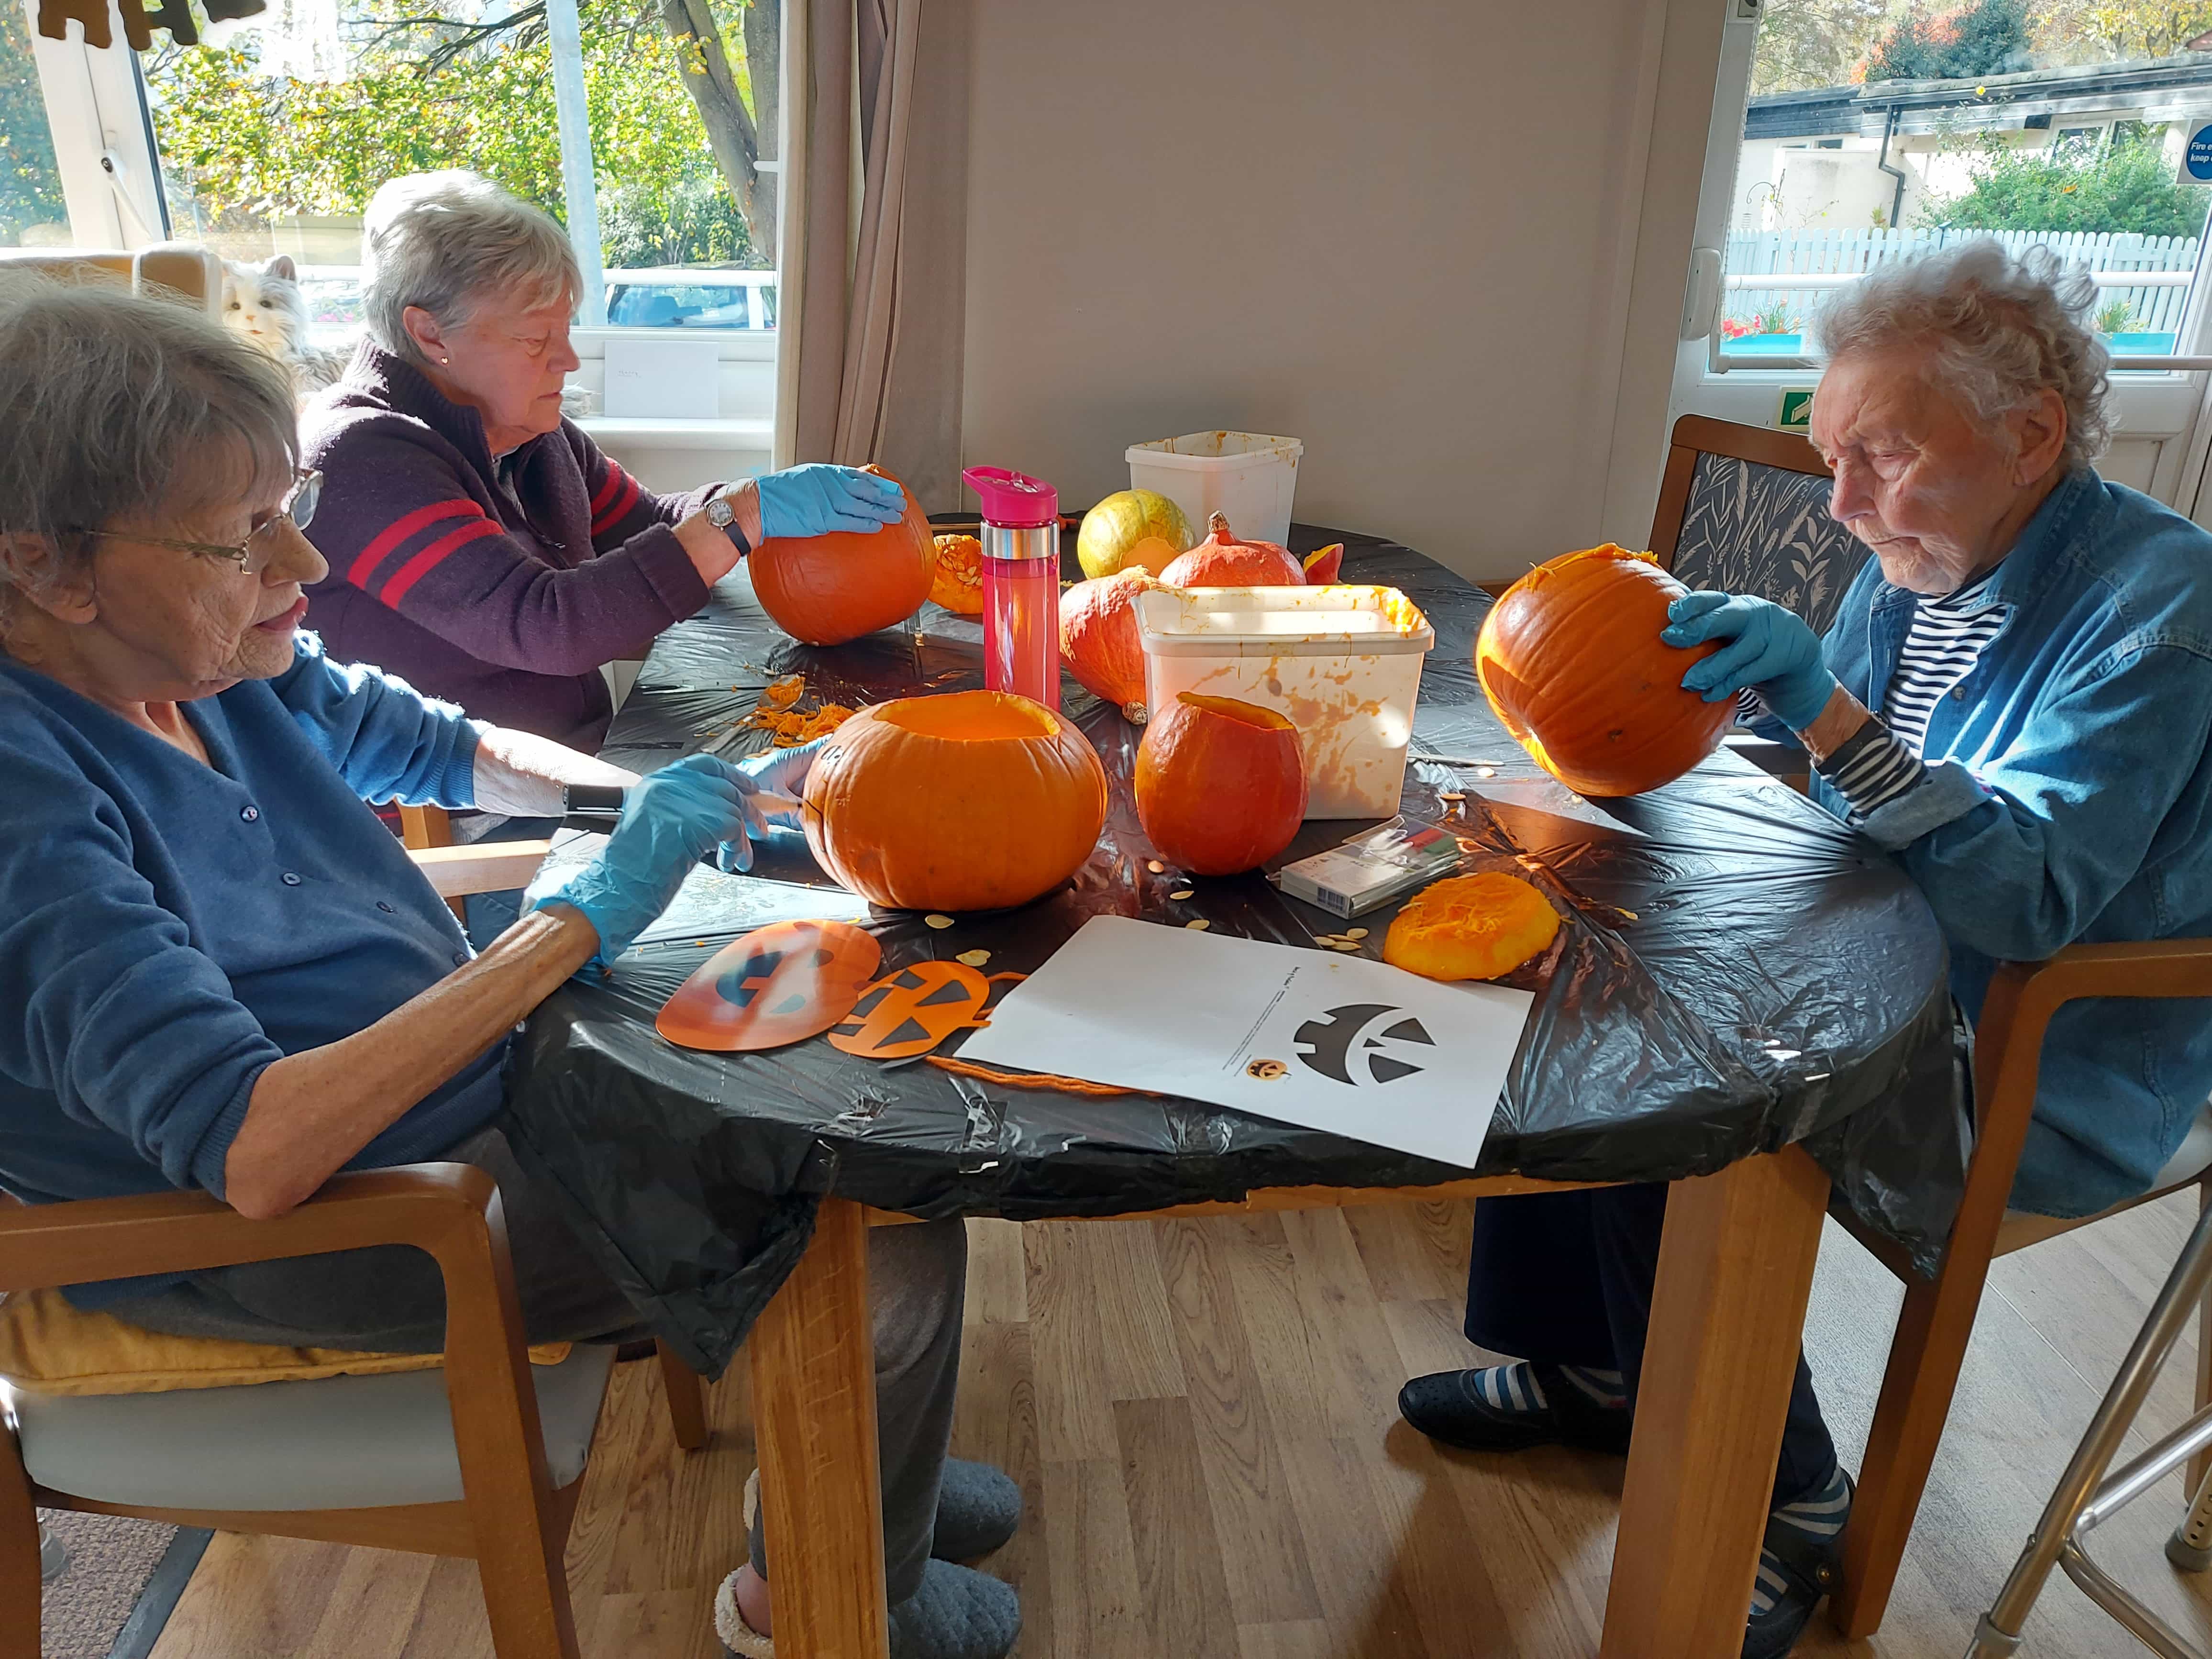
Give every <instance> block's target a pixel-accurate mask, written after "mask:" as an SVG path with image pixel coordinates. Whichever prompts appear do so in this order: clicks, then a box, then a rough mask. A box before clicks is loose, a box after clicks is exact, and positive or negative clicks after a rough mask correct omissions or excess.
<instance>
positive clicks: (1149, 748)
mask: <svg viewBox="0 0 2212 1659" xmlns="http://www.w3.org/2000/svg"><path fill="white" fill-rule="evenodd" d="M1136 796H1137V818H1138V821H1139V823H1142V824H1143V825H1144V826H1145V834H1146V837H1147V838H1149V839H1150V841H1151V842H1152V845H1153V846H1154V847H1155V848H1158V850H1159V854H1160V856H1161V857H1162V858H1164V859H1168V860H1172V861H1173V862H1174V863H1175V864H1176V865H1177V866H1180V867H1182V869H1185V870H1188V871H1190V872H1193V873H1194V874H1196V875H1201V876H1230V875H1234V874H1236V873H1237V872H1238V871H1240V870H1249V869H1252V868H1254V867H1255V866H1258V865H1261V864H1264V863H1266V862H1267V860H1269V859H1271V858H1273V857H1274V856H1275V854H1278V853H1279V852H1281V851H1282V850H1283V848H1285V847H1288V846H1289V845H1290V844H1291V837H1292V836H1296V835H1297V833H1298V825H1299V824H1300V823H1304V820H1305V816H1306V769H1305V762H1304V759H1303V758H1302V757H1300V755H1299V752H1298V733H1297V727H1295V726H1292V725H1291V723H1290V721H1289V720H1285V718H1284V717H1283V716H1282V715H1280V714H1277V713H1276V712H1275V711H1274V710H1273V709H1272V708H1261V707H1260V706H1259V705H1258V704H1256V703H1249V702H1237V699H1235V698H1234V697H1206V696H1199V695H1198V693H1196V692H1194V691H1183V692H1179V693H1177V694H1176V700H1175V702H1173V703H1171V704H1170V705H1169V706H1168V707H1167V708H1163V709H1159V710H1158V711H1156V712H1155V713H1154V714H1153V715H1152V723H1151V724H1150V725H1149V726H1146V727H1145V738H1144V741H1143V742H1142V743H1140V744H1138V745H1137V769H1136Z"/></svg>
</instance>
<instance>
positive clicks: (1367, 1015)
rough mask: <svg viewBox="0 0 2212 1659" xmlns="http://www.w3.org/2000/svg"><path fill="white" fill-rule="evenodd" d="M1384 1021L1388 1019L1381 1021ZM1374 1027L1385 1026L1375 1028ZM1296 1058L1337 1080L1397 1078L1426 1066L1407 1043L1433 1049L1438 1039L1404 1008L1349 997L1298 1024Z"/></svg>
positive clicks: (1354, 1081)
mask: <svg viewBox="0 0 2212 1659" xmlns="http://www.w3.org/2000/svg"><path fill="white" fill-rule="evenodd" d="M1385 1022H1389V1024H1388V1025H1387V1027H1386V1026H1385ZM1377 1028H1384V1029H1380V1030H1378V1029H1377ZM1296 1041H1297V1044H1298V1060H1299V1061H1300V1062H1301V1063H1302V1064H1303V1065H1304V1066H1305V1067H1306V1068H1307V1069H1308V1070H1309V1071H1314V1072H1318V1073H1321V1074H1322V1076H1323V1077H1325V1078H1332V1079H1334V1080H1335V1081H1337V1082H1339V1083H1350V1084H1354V1085H1358V1084H1369V1083H1395V1082H1396V1081H1397V1080H1398V1079H1400V1078H1401V1077H1412V1076H1413V1074H1414V1073H1417V1072H1424V1071H1426V1070H1427V1069H1428V1067H1427V1066H1426V1065H1425V1064H1420V1063H1416V1061H1415V1060H1413V1058H1412V1057H1411V1055H1410V1054H1408V1053H1407V1049H1406V1048H1405V1045H1407V1044H1410V1043H1418V1044H1419V1045H1420V1046H1421V1047H1422V1048H1431V1049H1432V1048H1435V1047H1436V1039H1435V1038H1434V1037H1432V1036H1430V1035H1429V1033H1428V1030H1427V1028H1426V1027H1425V1026H1424V1025H1423V1024H1421V1022H1420V1021H1419V1020H1418V1019H1416V1018H1413V1016H1412V1015H1410V1014H1408V1013H1407V1012H1406V1011H1405V1010H1404V1009H1403V1008H1394V1007H1392V1006H1389V1004H1388V1003H1382V1002H1353V1003H1347V1004H1346V1005H1345V1006H1343V1007H1340V1008H1331V1009H1330V1010H1328V1012H1326V1013H1324V1014H1323V1015H1322V1017H1321V1018H1319V1019H1310V1020H1308V1021H1307V1022H1306V1023H1305V1024H1303V1025H1301V1026H1299V1027H1298V1029H1297V1037H1296Z"/></svg>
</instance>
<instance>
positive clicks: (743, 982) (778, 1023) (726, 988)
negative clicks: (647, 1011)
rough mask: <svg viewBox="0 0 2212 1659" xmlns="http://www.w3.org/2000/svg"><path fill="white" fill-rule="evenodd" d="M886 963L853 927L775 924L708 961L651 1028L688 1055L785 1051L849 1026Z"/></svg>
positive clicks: (879, 948)
mask: <svg viewBox="0 0 2212 1659" xmlns="http://www.w3.org/2000/svg"><path fill="white" fill-rule="evenodd" d="M883 959H884V951H883V946H882V945H878V943H877V942H876V939H875V936H874V935H873V934H872V933H866V932H864V931H863V930H861V929H860V928H858V927H853V926H851V925H850V924H849V923H847V922H842V921H779V922H774V923H771V924H770V925H769V926H768V927H761V928H757V929H755V930H754V931H753V932H752V933H748V934H746V935H745V936H744V938H743V939H738V940H736V941H734V942H732V943H731V944H729V945H724V946H723V947H722V948H721V949H720V950H719V951H715V952H714V955H713V956H711V957H708V958H707V960H706V961H705V962H704V963H701V964H700V966H699V968H698V969H696V971H695V972H694V973H693V974H692V975H691V977H690V978H689V979H687V980H685V981H684V983H683V984H681V985H679V986H678V987H676V994H675V995H674V996H672V997H671V998H669V999H668V1000H667V1001H666V1002H665V1003H664V1004H662V1005H661V1009H660V1015H659V1018H658V1019H656V1020H655V1021H654V1022H653V1026H654V1029H655V1030H658V1031H659V1033H660V1035H661V1036H665V1037H666V1038H667V1039H668V1040H669V1041H670V1042H673V1043H677V1044H678V1045H679V1046H681V1047H683V1048H704V1049H708V1050H710V1051H713V1052H715V1053H720V1054H735V1053H740V1052H750V1051H751V1050H754V1049H758V1048H781V1047H782V1046H783V1045H784V1044H785V1043H787V1042H799V1041H801V1040H803V1039H804V1038H806V1037H811V1036H815V1035H816V1034H817V1032H822V1031H826V1030H829V1028H830V1027H831V1026H832V1025H835V1024H836V1023H837V1022H838V1021H839V1020H841V1019H842V1018H845V1016H846V1015H847V1014H848V1013H849V1012H851V1011H852V1007H853V1002H854V999H855V998H857V997H858V996H859V995H860V987H862V986H864V985H866V983H867V982H868V981H869V980H870V979H872V978H873V977H874V975H875V971H876V969H878V967H880V966H881V965H882V963H883Z"/></svg>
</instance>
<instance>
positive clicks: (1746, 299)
mask: <svg viewBox="0 0 2212 1659" xmlns="http://www.w3.org/2000/svg"><path fill="white" fill-rule="evenodd" d="M1990 235H1994V236H1995V237H1996V240H1998V241H2000V242H2002V243H2003V244H2004V245H2005V246H2006V247H2007V248H2008V249H2010V250H2012V251H2013V252H2021V250H2023V249H2026V248H2030V247H2036V246H2042V247H2047V248H2049V249H2050V250H2051V252H2053V253H2056V254H2057V256H2058V257H2059V258H2062V259H2063V260H2065V261H2066V262H2067V263H2068V264H2075V265H2083V266H2086V267H2087V269H2088V270H2090V271H2092V272H2093V273H2094V274H2095V275H2096V276H2097V282H2098V290H2099V292H2098V296H2097V297H2098V305H2099V307H2100V308H2101V307H2104V306H2106V305H2108V304H2110V303H2111V302H2112V301H2114V300H2125V301H2127V302H2128V313H2129V314H2128V319H2127V322H2126V325H2125V326H2126V329H2127V331H2130V332H2157V331H2171V330H2174V329H2178V328H2179V327H2180V325H2181V314H2182V312H2183V310H2184V309H2185V307H2187V305H2188V303H2189V274H2190V273H2191V271H2193V270H2196V268H2197V238H2196V237H2194V236H2187V237H2184V236H2138V235H2136V234H2132V233H2130V234H2113V233H2112V232H2109V231H2104V232H2096V233H2091V232H2087V231H2063V232H2041V231H2033V230H2004V231H1972V230H1948V231H1947V230H1935V229H1917V228H1916V229H1904V230H1875V229H1866V230H1767V231H1757V232H1751V233H1746V234H1737V235H1732V236H1730V237H1729V241H1728V264H1727V266H1726V267H1725V269H1726V270H1727V272H1728V275H1729V288H1728V293H1727V295H1726V298H1725V301H1724V302H1723V305H1722V307H1721V314H1722V315H1723V317H1728V318H1734V319H1737V320H1739V321H1742V322H1749V321H1751V320H1752V319H1753V317H1754V316H1755V315H1757V314H1759V313H1764V312H1769V311H1771V310H1772V309H1773V308H1774V307H1776V306H1778V305H1779V306H1781V307H1783V308H1784V309H1785V310H1786V311H1787V312H1788V313H1790V316H1791V317H1792V318H1794V319H1796V321H1797V322H1798V323H1799V324H1801V325H1802V323H1804V322H1806V321H1808V320H1809V319H1810V318H1811V316H1812V314H1813V313H1814V311H1815V310H1817V309H1818V308H1819V306H1820V300H1821V298H1822V296H1823V294H1824V293H1825V292H1826V287H1827V285H1826V284H1813V283H1803V282H1792V283H1786V284H1784V285H1782V286H1779V287H1776V288H1757V287H1753V285H1752V284H1753V282H1754V281H1755V280H1756V279H1757V278H1758V277H1759V276H1768V275H1774V276H1800V277H1802V276H1822V275H1832V274H1835V273H1838V272H1844V271H1863V270H1869V269H1871V268H1872V267H1873V266H1875V265H1877V264H1881V262H1882V261H1883V260H1885V259H1901V258H1911V256H1912V255H1914V254H1916V253H1926V252H1932V251H1933V250H1935V249H1936V248H1940V247H1944V246H1949V245H1951V244H1954V243H1958V242H1963V241H1967V240H1972V239H1973V238H1975V237H1978V236H1990ZM2130 271H2142V272H2143V273H2145V274H2146V275H2148V274H2150V273H2152V272H2158V273H2160V274H2161V276H2160V280H2157V281H2154V282H2148V283H2127V282H2126V280H2125V278H2126V276H2127V273H2129V272H2130ZM1797 331H1798V330H1797V329H1796V328H1788V329H1781V330H1777V331H1776V332H1779V333H1796V332H1797Z"/></svg>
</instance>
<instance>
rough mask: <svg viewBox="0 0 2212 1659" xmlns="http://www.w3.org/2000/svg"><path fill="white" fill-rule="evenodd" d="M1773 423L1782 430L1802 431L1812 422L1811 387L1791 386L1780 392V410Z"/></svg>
mask: <svg viewBox="0 0 2212 1659" xmlns="http://www.w3.org/2000/svg"><path fill="white" fill-rule="evenodd" d="M1774 424H1775V425H1777V426H1778V427H1780V428H1783V429H1784V431H1796V432H1802V431H1803V430H1805V428H1808V427H1809V426H1811V425H1812V424H1813V388H1812V387H1811V386H1805V387H1803V388H1802V389H1799V388H1792V389H1791V390H1790V391H1787V392H1784V393H1783V394H1782V412H1781V413H1780V414H1779V415H1778V416H1776V417H1775V422H1774Z"/></svg>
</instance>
